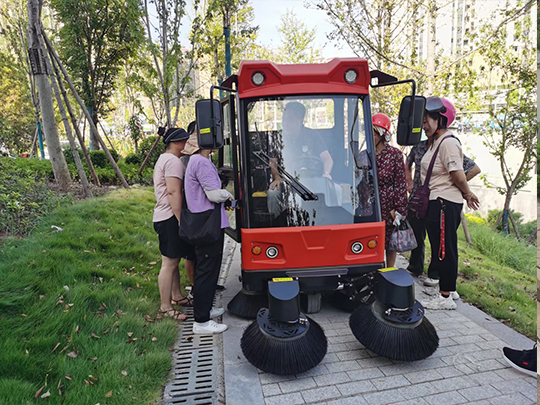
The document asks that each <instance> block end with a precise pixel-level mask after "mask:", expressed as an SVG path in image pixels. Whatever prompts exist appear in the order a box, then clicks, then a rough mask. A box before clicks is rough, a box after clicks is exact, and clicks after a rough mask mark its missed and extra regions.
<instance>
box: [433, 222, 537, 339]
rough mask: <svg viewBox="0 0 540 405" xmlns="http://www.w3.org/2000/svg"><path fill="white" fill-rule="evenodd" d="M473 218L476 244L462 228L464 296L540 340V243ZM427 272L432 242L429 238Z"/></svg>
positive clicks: (460, 283)
mask: <svg viewBox="0 0 540 405" xmlns="http://www.w3.org/2000/svg"><path fill="white" fill-rule="evenodd" d="M474 221H478V220H477V219H476V218H469V220H468V221H467V224H468V226H469V231H470V234H471V238H472V242H473V243H472V244H471V245H469V244H468V243H467V242H466V241H465V236H464V233H463V230H462V228H461V227H460V228H459V230H458V248H459V273H458V280H457V281H458V284H457V291H458V292H459V294H460V295H461V298H462V299H463V300H464V301H466V302H468V303H470V304H472V305H474V306H476V307H478V308H480V309H482V310H483V311H485V312H487V313H489V314H490V315H492V316H494V317H495V318H497V319H499V320H500V321H502V322H504V323H505V324H506V325H508V326H510V327H511V328H513V329H515V330H516V331H518V332H520V333H523V334H525V335H526V336H528V337H530V338H531V339H536V337H535V336H536V303H535V301H536V246H534V245H530V244H527V243H525V242H521V241H518V240H517V239H515V238H514V237H505V236H503V235H501V234H500V233H498V232H495V231H493V230H492V229H491V228H490V227H489V226H487V225H483V224H480V223H476V222H474ZM426 245H427V247H426V261H427V263H426V271H427V267H428V265H429V256H430V255H429V253H427V252H429V249H430V248H429V241H428V239H427V238H426Z"/></svg>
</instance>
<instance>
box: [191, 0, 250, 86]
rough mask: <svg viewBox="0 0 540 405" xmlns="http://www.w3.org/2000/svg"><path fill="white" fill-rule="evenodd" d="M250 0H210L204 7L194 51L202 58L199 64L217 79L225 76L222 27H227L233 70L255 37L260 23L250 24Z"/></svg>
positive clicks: (237, 66) (236, 67)
mask: <svg viewBox="0 0 540 405" xmlns="http://www.w3.org/2000/svg"><path fill="white" fill-rule="evenodd" d="M249 3H250V2H249V0H213V1H212V2H211V3H210V5H209V7H208V9H207V11H206V16H205V18H204V21H205V23H204V25H203V26H202V30H201V33H200V34H199V40H200V42H199V46H198V47H197V48H196V52H197V56H198V57H199V58H200V59H202V60H201V62H200V65H201V66H202V67H203V68H204V67H207V68H209V70H210V71H211V72H212V76H213V77H214V78H215V79H217V81H218V82H219V83H221V82H222V81H223V80H224V79H225V78H226V71H225V70H226V69H225V65H226V64H225V61H226V43H225V35H224V27H229V29H230V36H229V37H228V42H229V46H230V52H231V68H232V71H237V70H238V68H239V67H240V62H241V61H242V60H244V59H247V58H248V55H249V53H250V50H251V49H252V47H253V46H254V44H255V40H256V39H257V31H258V29H259V27H258V26H254V25H253V20H254V19H255V15H254V12H253V7H251V5H250V4H249Z"/></svg>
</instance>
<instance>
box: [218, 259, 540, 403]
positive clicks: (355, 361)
mask: <svg viewBox="0 0 540 405" xmlns="http://www.w3.org/2000/svg"><path fill="white" fill-rule="evenodd" d="M401 260H403V259H401ZM401 265H402V266H403V263H402V264H401ZM235 268H236V269H235ZM237 273H239V249H237V252H236V253H235V259H233V262H232V268H231V269H230V274H229V277H228V279H227V294H226V295H225V297H224V301H225V302H228V300H230V299H231V298H232V297H233V296H234V294H236V292H237V291H238V290H239V286H240V284H239V282H238V280H237V279H236V274H237ZM430 293H433V291H430V289H426V288H423V287H421V286H420V285H419V284H418V285H417V286H416V296H417V298H418V297H419V299H423V298H425V297H426V296H427V295H426V294H430ZM466 307H468V305H467V304H463V303H459V304H458V310H457V311H429V310H428V311H427V317H428V318H429V320H430V321H431V322H432V323H433V325H434V326H435V327H436V329H437V331H438V334H439V337H440V347H439V349H438V350H437V351H436V352H435V353H434V354H433V355H432V356H431V357H429V358H427V359H425V360H421V361H417V362H411V363H405V362H397V361H391V360H388V359H386V358H383V357H380V356H377V355H376V354H375V353H373V352H371V351H370V350H368V349H366V348H365V347H363V346H362V345H361V344H360V343H359V342H358V341H357V340H356V338H355V337H354V336H353V334H352V332H351V330H350V328H349V325H348V317H349V314H347V313H344V312H342V311H339V310H337V309H334V308H332V307H331V306H329V305H328V304H326V305H323V309H322V310H321V312H319V313H318V314H312V315H310V316H311V317H312V318H313V319H315V320H316V321H317V322H318V323H319V324H320V325H321V326H322V327H323V329H324V331H325V334H326V336H327V338H328V343H329V346H328V354H327V355H326V357H325V358H324V359H323V361H322V362H321V364H319V365H318V366H317V367H315V368H314V369H312V370H310V371H308V372H306V373H303V374H298V375H295V376H276V375H272V374H266V373H263V372H261V371H259V370H256V369H255V368H254V367H252V366H251V365H250V364H249V363H246V359H245V358H244V356H243V355H242V352H241V350H240V348H239V343H240V342H239V338H240V336H241V333H242V331H243V329H244V328H245V327H246V326H247V325H248V324H249V322H247V321H244V320H240V319H238V318H236V317H233V316H231V315H230V314H226V315H225V316H224V321H225V322H226V323H227V324H228V325H229V326H230V328H231V330H230V331H228V332H227V333H225V335H224V350H225V353H224V358H225V385H226V388H225V391H226V392H225V394H226V403H227V404H228V405H236V404H242V405H243V404H248V403H249V404H250V405H258V404H261V405H264V404H266V405H280V404H283V405H294V404H320V405H349V404H351V405H352V404H358V405H364V404H368V405H379V404H401V405H407V404H411V405H412V404H414V405H426V404H430V405H431V404H445V405H451V404H465V403H466V404H478V405H480V404H486V405H489V404H491V405H499V404H500V405H511V404H519V405H528V404H533V403H536V402H537V381H536V379H535V378H532V377H528V376H526V375H523V374H521V373H518V372H516V371H515V370H513V369H512V368H510V367H508V365H507V364H506V362H505V361H504V360H503V359H502V356H501V348H502V347H503V346H507V345H509V344H511V343H516V342H518V344H520V345H521V346H522V347H523V348H530V347H531V346H532V344H533V342H531V341H530V340H528V339H526V338H524V337H523V336H521V335H519V334H517V332H514V331H512V330H509V328H507V327H506V326H505V325H502V324H501V325H494V323H498V322H497V321H496V320H494V319H493V318H491V317H489V315H487V314H483V313H481V312H480V311H479V310H477V309H475V308H473V309H472V311H473V312H474V311H477V313H476V317H474V316H467V314H468V313H472V312H471V309H468V310H467V308H466ZM460 308H461V309H462V311H460ZM478 313H480V314H481V316H485V320H484V323H482V322H480V320H479V318H478ZM484 325H487V326H486V327H484ZM507 329H508V330H507ZM503 331H504V333H502V332H503ZM499 332H500V333H499ZM502 336H504V341H503V338H502ZM510 341H511V342H510ZM514 347H515V346H514Z"/></svg>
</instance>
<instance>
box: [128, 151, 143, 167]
mask: <svg viewBox="0 0 540 405" xmlns="http://www.w3.org/2000/svg"><path fill="white" fill-rule="evenodd" d="M143 160H144V156H141V155H140V154H137V153H130V154H129V155H127V156H126V159H125V162H126V163H127V164H128V165H140V164H141V163H142V162H143Z"/></svg>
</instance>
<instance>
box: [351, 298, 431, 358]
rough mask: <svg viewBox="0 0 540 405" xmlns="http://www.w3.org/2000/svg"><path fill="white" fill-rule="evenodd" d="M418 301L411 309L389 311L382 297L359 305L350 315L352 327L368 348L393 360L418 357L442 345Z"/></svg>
mask: <svg viewBox="0 0 540 405" xmlns="http://www.w3.org/2000/svg"><path fill="white" fill-rule="evenodd" d="M423 315H424V309H423V307H422V306H421V305H420V303H418V301H415V304H414V306H413V307H412V308H411V309H409V310H408V311H403V312H401V311H395V312H393V311H389V308H388V307H387V306H385V305H384V304H382V303H381V302H380V301H375V302H374V303H373V304H371V305H363V306H360V307H358V308H357V309H356V310H355V311H354V312H353V313H352V315H351V317H350V318H349V325H350V327H351V330H352V332H353V334H354V336H355V337H356V339H358V341H359V342H360V343H362V344H363V345H364V346H365V347H366V348H368V349H369V350H371V351H372V352H375V353H377V354H379V355H381V356H384V357H387V358H389V359H391V360H399V361H415V360H421V359H425V358H426V357H429V356H431V355H432V354H433V353H434V352H435V350H437V347H439V336H437V332H436V331H435V327H434V326H433V325H432V324H431V322H429V320H428V319H427V318H425V317H424V316H423Z"/></svg>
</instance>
